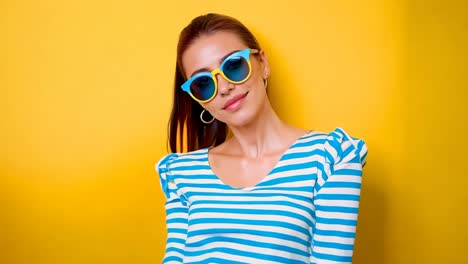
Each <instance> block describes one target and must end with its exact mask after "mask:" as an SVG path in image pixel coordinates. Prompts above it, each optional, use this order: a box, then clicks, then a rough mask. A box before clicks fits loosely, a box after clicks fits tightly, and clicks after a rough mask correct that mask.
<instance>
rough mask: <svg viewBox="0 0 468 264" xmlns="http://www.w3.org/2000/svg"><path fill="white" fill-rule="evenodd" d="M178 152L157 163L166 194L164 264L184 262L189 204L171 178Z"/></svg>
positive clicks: (162, 186)
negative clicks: (171, 168) (180, 194)
mask: <svg viewBox="0 0 468 264" xmlns="http://www.w3.org/2000/svg"><path fill="white" fill-rule="evenodd" d="M176 157H177V154H174V153H173V154H169V155H167V156H165V157H163V158H162V159H161V160H160V161H159V162H158V163H157V164H156V170H157V171H158V173H159V176H160V183H161V188H162V190H163V191H164V194H165V196H166V202H165V208H166V228H167V240H166V251H165V254H164V259H163V262H162V263H163V264H180V263H183V257H184V247H185V240H186V238H187V217H188V207H187V204H186V203H185V202H184V201H183V199H181V198H180V197H179V195H178V193H177V186H176V185H175V183H174V181H173V180H172V179H171V177H172V175H171V172H170V170H169V164H170V162H171V161H173V160H174V159H175V158H176Z"/></svg>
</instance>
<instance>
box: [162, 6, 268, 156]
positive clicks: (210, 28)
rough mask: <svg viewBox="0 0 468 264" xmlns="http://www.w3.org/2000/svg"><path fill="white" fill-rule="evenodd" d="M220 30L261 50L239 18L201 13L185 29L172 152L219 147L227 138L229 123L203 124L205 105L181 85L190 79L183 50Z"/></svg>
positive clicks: (170, 127) (171, 132) (176, 86)
mask: <svg viewBox="0 0 468 264" xmlns="http://www.w3.org/2000/svg"><path fill="white" fill-rule="evenodd" d="M219 31H224V32H231V33H234V34H236V35H237V36H238V37H239V38H240V39H241V40H242V41H243V42H244V44H246V45H247V47H249V48H253V49H258V50H260V45H259V43H258V41H257V39H256V38H255V36H254V35H253V34H252V32H250V30H248V29H247V27H245V26H244V25H243V24H242V23H241V22H240V21H239V20H237V19H235V18H232V17H229V16H226V15H220V14H214V13H210V14H206V15H202V16H198V17H196V18H194V19H193V20H192V22H190V24H189V25H188V26H186V27H185V28H184V29H183V30H182V32H181V33H180V35H179V42H178V44H177V63H176V69H175V82H174V102H173V105H172V112H171V117H170V120H169V125H168V130H169V131H168V132H169V133H168V134H169V138H168V142H169V146H170V149H171V151H172V152H178V151H180V152H182V151H183V150H184V149H186V150H187V151H193V150H197V149H201V148H206V147H210V146H217V145H219V144H221V143H223V142H224V141H225V140H226V136H227V133H228V127H227V125H226V124H225V123H223V122H221V121H219V120H216V119H215V120H214V121H213V122H212V123H210V124H204V123H203V122H202V121H201V120H200V114H201V112H202V111H203V107H202V106H201V105H200V104H199V103H198V102H196V101H195V100H193V99H192V97H190V95H189V94H188V93H186V92H184V91H182V89H181V88H180V86H181V85H182V84H183V83H184V82H185V81H186V79H187V78H186V76H185V75H184V69H183V67H182V55H183V53H184V52H185V51H186V50H187V48H188V47H189V46H190V45H191V44H192V43H194V41H196V40H197V39H198V38H200V37H201V36H204V35H209V34H213V33H215V32H219ZM184 135H186V139H187V143H186V144H184V138H185V137H184ZM184 147H185V148H184Z"/></svg>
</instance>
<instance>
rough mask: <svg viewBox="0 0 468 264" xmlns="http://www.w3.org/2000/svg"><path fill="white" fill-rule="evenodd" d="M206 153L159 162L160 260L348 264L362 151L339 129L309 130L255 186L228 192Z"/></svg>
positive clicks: (361, 146)
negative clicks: (162, 231) (162, 230)
mask: <svg viewBox="0 0 468 264" xmlns="http://www.w3.org/2000/svg"><path fill="white" fill-rule="evenodd" d="M208 150H209V148H204V149H200V150H197V151H192V152H189V153H183V154H182V153H172V154H169V155H166V156H165V157H163V158H162V159H161V160H160V161H159V162H158V163H157V164H156V170H157V171H158V173H159V175H160V180H161V181H160V182H161V187H162V189H163V191H164V194H165V196H166V198H167V201H166V203H165V206H166V215H167V217H166V224H167V232H168V235H167V243H166V253H165V256H164V260H163V263H164V264H169V263H184V264H207V263H221V264H241V263H244V264H245V263H250V264H252V263H254V264H258V263H271V264H273V263H275V264H287V263H297V264H310V263H317V264H318V263H351V260H352V255H353V248H354V238H355V233H356V224H357V216H358V208H359V199H360V190H361V176H362V167H363V166H364V165H365V163H366V156H367V146H366V144H365V143H364V141H363V140H362V139H358V138H354V137H351V136H349V135H348V134H346V132H345V131H344V130H343V129H341V128H336V129H335V130H334V131H333V132H331V133H329V134H326V133H323V132H315V131H309V132H307V133H306V134H304V135H303V136H301V137H300V138H298V139H297V140H296V142H295V143H294V144H292V145H291V146H290V148H289V149H288V150H286V152H285V153H284V154H283V155H282V157H281V159H280V160H279V162H278V163H277V164H276V165H275V167H274V168H273V169H272V170H271V172H270V173H269V174H268V175H267V176H266V177H265V178H264V179H263V180H262V181H260V182H259V183H258V184H257V185H255V186H253V187H248V188H240V189H236V188H233V187H231V186H229V185H227V184H225V183H223V182H222V181H221V180H220V179H219V177H217V176H216V175H215V174H214V173H213V171H212V170H211V168H210V165H209V163H208Z"/></svg>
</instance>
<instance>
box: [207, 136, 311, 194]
mask: <svg viewBox="0 0 468 264" xmlns="http://www.w3.org/2000/svg"><path fill="white" fill-rule="evenodd" d="M313 131H314V130H307V131H306V132H305V133H304V134H302V135H301V136H299V137H298V138H296V140H295V141H294V142H293V143H292V144H291V145H290V146H289V147H288V148H287V149H286V150H285V151H284V152H283V153H282V154H281V156H280V158H279V159H278V161H277V162H276V163H275V165H274V166H273V167H272V168H271V170H270V171H269V172H268V173H267V174H266V175H265V176H264V177H262V179H261V180H260V181H258V182H257V183H255V184H254V185H252V186H246V187H240V188H236V187H233V186H232V185H230V184H227V183H225V182H224V181H223V180H222V179H221V178H220V177H219V176H218V175H217V174H216V173H215V171H214V170H213V168H212V167H211V165H210V160H209V152H210V149H212V148H213V147H207V148H205V152H206V165H207V166H208V169H209V171H210V173H211V174H213V176H214V177H216V180H218V181H219V182H220V183H221V184H222V185H224V186H226V187H227V188H229V189H231V190H237V191H252V190H254V189H256V188H257V187H258V186H259V185H260V184H262V183H263V182H265V181H266V180H267V179H268V178H270V176H271V175H272V174H273V172H274V171H275V169H276V168H277V167H278V165H279V164H280V163H281V162H282V161H283V160H284V157H285V156H286V155H287V154H289V152H290V151H291V150H292V149H293V148H294V147H295V146H296V145H297V144H298V143H299V141H301V139H303V138H305V137H306V136H308V135H310V134H311V133H312V132H313Z"/></svg>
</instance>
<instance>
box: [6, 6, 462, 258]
mask: <svg viewBox="0 0 468 264" xmlns="http://www.w3.org/2000/svg"><path fill="white" fill-rule="evenodd" d="M437 2H438V1H371V0H368V1H367V0H360V1H244V0H237V1H234V2H232V1H231V2H230V1H227V2H225V1H168V2H167V3H164V4H162V3H160V2H159V1H143V0H134V1H111V0H106V1H96V0H93V1H91V0H87V1H53V0H42V1H27V0H10V1H7V0H3V1H1V2H0V30H1V31H0V32H1V35H0V36H1V39H0V89H1V90H0V91H1V93H0V94H1V96H0V113H1V116H0V117H1V130H0V131H1V132H0V138H1V139H0V140H1V141H0V150H1V151H0V155H1V156H0V175H1V177H0V263H5V264H33V263H34V264H36V263H37V264H39V263H41V264H42V263H44V264H49V263H64V264H71V263H80V264H81V263H113V264H115V263H139V264H143V263H159V262H160V261H159V260H160V259H161V258H162V254H163V252H162V249H163V247H164V239H165V234H164V220H163V219H164V211H163V196H162V193H161V192H160V191H159V184H158V179H157V175H156V174H155V172H154V171H153V165H154V163H155V162H156V161H157V160H158V159H159V158H160V157H161V156H162V155H163V154H164V153H165V138H166V122H167V118H168V115H169V111H170V107H171V106H170V97H171V94H172V91H171V90H172V88H171V85H172V83H173V79H172V78H173V70H174V59H175V45H176V41H177V35H178V33H179V31H180V30H181V28H182V27H183V26H184V25H186V24H187V23H188V22H189V21H190V19H191V18H192V17H194V16H196V15H198V14H202V13H206V12H208V11H214V12H221V13H226V14H230V15H232V16H235V17H237V18H239V19H240V20H241V21H243V22H244V23H245V24H246V25H248V26H249V27H250V28H251V29H252V30H253V31H254V32H255V33H256V34H257V35H258V37H259V39H260V41H261V43H262V44H263V46H264V48H265V50H266V52H267V54H268V57H269V58H270V62H271V65H272V73H271V75H272V76H271V80H270V82H269V84H270V95H271V100H272V101H273V104H274V106H275V107H276V109H277V110H278V112H279V114H280V115H281V116H282V117H283V118H284V119H285V120H287V121H289V122H290V123H292V124H295V125H298V126H301V127H304V128H310V129H316V130H322V131H330V130H332V129H333V128H335V127H336V126H340V127H343V128H345V129H346V130H347V131H349V133H351V134H352V135H354V136H358V137H362V138H364V139H365V140H366V142H367V144H368V147H369V156H368V165H367V166H366V168H365V173H364V176H365V179H364V183H363V190H362V203H361V205H362V207H361V214H360V218H359V226H358V238H357V244H356V251H355V262H354V263H372V264H373V263H468V253H467V251H468V249H467V248H466V247H467V246H466V244H467V243H468V241H467V237H468V232H467V231H466V224H467V223H468V219H467V215H466V204H467V203H468V199H467V195H466V191H465V189H466V180H465V178H466V176H467V173H466V171H464V170H463V164H464V162H466V161H465V160H466V149H467V148H468V145H467V140H466V136H467V129H466V124H467V123H468V122H467V117H466V114H467V113H466V103H467V102H466V99H467V96H466V88H467V77H466V69H467V65H466V55H467V54H466V53H467V51H466V50H467V49H466V47H467V46H468V44H467V35H466V32H468V24H467V22H466V17H467V14H464V13H463V12H465V11H464V10H467V5H466V4H465V3H466V2H465V3H463V1H451V2H450V1H443V2H444V4H441V3H437ZM440 2H442V1H440ZM465 13H466V12H465ZM463 73H465V76H463Z"/></svg>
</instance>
